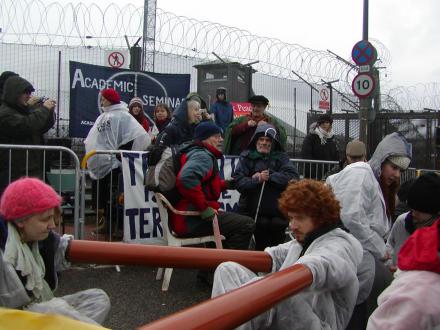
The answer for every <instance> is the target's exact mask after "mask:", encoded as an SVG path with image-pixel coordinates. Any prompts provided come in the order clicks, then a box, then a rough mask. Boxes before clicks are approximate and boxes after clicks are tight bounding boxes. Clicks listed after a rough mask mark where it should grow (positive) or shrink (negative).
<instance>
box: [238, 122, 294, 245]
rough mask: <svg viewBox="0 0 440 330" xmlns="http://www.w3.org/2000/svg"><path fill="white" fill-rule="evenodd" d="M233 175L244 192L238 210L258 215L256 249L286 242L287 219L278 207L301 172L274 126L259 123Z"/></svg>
mask: <svg viewBox="0 0 440 330" xmlns="http://www.w3.org/2000/svg"><path fill="white" fill-rule="evenodd" d="M233 178H234V179H235V182H236V188H237V190H238V191H239V192H240V194H241V195H240V201H239V207H240V210H239V212H240V213H241V214H244V215H247V216H250V217H253V218H254V219H255V217H256V218H257V220H256V228H255V233H254V236H255V249H256V250H260V251H263V250H264V249H265V248H266V247H268V246H276V245H278V244H281V243H284V241H285V238H286V237H285V230H286V228H287V226H288V221H287V220H286V219H285V217H284V216H283V215H282V213H281V212H280V210H279V208H278V199H279V197H280V195H281V193H282V192H283V191H284V189H285V188H286V187H287V184H288V183H289V182H290V181H291V180H298V179H299V175H298V171H297V170H296V168H295V167H294V166H293V164H292V163H291V162H290V160H289V157H288V155H287V153H286V152H284V150H283V149H282V147H281V145H280V143H279V142H278V139H277V134H276V130H275V127H273V126H272V125H268V124H266V125H261V126H258V127H257V129H256V130H255V133H254V136H253V137H252V140H251V142H250V143H249V147H248V149H246V150H245V151H243V152H242V153H241V155H240V162H239V164H238V166H237V168H236V170H235V173H234V175H233ZM263 184H264V186H263ZM260 198H261V200H260ZM257 212H258V214H257Z"/></svg>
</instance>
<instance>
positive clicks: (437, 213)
mask: <svg viewBox="0 0 440 330" xmlns="http://www.w3.org/2000/svg"><path fill="white" fill-rule="evenodd" d="M408 206H409V207H410V209H411V210H410V211H409V212H407V213H404V214H402V215H401V216H399V217H398V218H397V220H396V222H395V223H394V225H393V227H392V228H391V233H390V236H389V237H388V240H387V249H388V252H389V254H390V256H391V257H392V259H391V261H392V262H391V268H392V270H395V267H396V265H397V262H398V260H397V256H398V255H399V251H400V248H401V247H402V245H403V243H405V241H406V240H407V239H408V237H409V236H410V235H411V234H412V233H414V232H415V231H416V230H417V229H418V228H422V227H429V226H431V225H432V224H433V223H434V222H435V221H436V220H437V219H438V218H440V176H438V175H437V174H435V173H426V174H423V175H422V176H420V177H419V178H418V179H417V180H416V181H415V182H414V183H413V185H412V186H411V188H410V190H409V193H408Z"/></svg>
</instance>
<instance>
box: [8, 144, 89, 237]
mask: <svg viewBox="0 0 440 330" xmlns="http://www.w3.org/2000/svg"><path fill="white" fill-rule="evenodd" d="M3 150H4V151H6V153H7V156H8V168H7V171H8V182H11V181H12V179H18V177H17V178H12V168H13V166H14V165H17V164H14V163H13V161H12V153H13V152H14V151H18V150H20V151H25V152H26V154H25V159H26V161H25V171H24V173H20V176H28V174H29V172H28V170H29V164H30V162H32V161H34V160H32V159H30V158H29V152H30V151H35V150H40V151H42V153H43V157H42V172H41V177H40V178H41V179H44V180H45V179H47V180H48V181H49V184H50V185H51V186H52V187H53V188H54V189H55V190H56V191H57V192H58V193H59V194H60V195H64V193H66V192H71V193H73V201H72V202H73V205H71V206H69V209H70V210H72V209H73V210H72V213H73V223H74V235H75V238H81V236H80V232H81V230H80V226H81V224H83V222H84V218H81V217H80V209H79V205H80V198H81V196H80V192H79V190H80V189H79V186H80V163H79V159H78V156H77V155H76V154H75V153H74V152H73V151H72V150H71V149H69V148H66V147H62V146H43V145H15V144H0V151H1V152H3ZM56 151H58V152H59V159H58V162H59V163H58V167H57V168H53V167H52V168H49V170H50V171H49V172H48V171H46V170H47V169H46V160H47V152H56ZM64 152H65V153H67V154H68V155H69V156H70V159H71V160H73V166H69V167H68V168H63V153H64ZM20 165H22V164H20ZM51 170H55V172H52V171H51ZM72 171H73V173H72ZM67 176H69V178H68V179H67ZM72 179H73V180H72ZM62 207H63V210H65V209H67V208H66V205H63V206H62ZM63 221H64V220H63ZM60 226H61V223H60V224H59V227H60ZM58 229H59V230H60V229H61V228H58Z"/></svg>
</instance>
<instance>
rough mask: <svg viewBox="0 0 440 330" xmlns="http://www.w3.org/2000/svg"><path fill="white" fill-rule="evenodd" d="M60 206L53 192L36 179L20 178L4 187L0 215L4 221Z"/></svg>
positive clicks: (49, 187)
mask: <svg viewBox="0 0 440 330" xmlns="http://www.w3.org/2000/svg"><path fill="white" fill-rule="evenodd" d="M60 204H61V197H60V196H59V195H58V194H57V193H56V191H55V190H53V188H52V187H51V186H49V185H47V184H46V183H44V182H43V181H41V180H39V179H37V178H21V179H18V180H17V181H14V182H12V183H10V184H9V186H7V187H6V189H5V191H4V192H3V195H2V197H1V200H0V214H1V215H2V216H3V217H4V218H5V220H6V221H10V220H16V219H20V218H23V217H25V216H28V215H32V214H35V213H41V212H44V211H46V210H49V209H51V208H54V207H58V206H60Z"/></svg>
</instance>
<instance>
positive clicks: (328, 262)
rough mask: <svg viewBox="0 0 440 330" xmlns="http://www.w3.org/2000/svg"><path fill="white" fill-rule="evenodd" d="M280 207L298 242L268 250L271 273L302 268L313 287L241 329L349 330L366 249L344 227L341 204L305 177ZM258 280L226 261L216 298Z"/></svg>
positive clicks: (218, 275) (290, 188)
mask: <svg viewBox="0 0 440 330" xmlns="http://www.w3.org/2000/svg"><path fill="white" fill-rule="evenodd" d="M279 205H280V209H281V211H282V212H283V213H284V214H285V215H286V217H288V219H289V221H290V228H291V229H292V231H293V233H294V235H295V239H293V240H292V241H290V242H288V243H284V244H281V245H278V246H275V247H270V248H267V249H266V250H265V252H266V253H268V254H269V255H270V257H271V258H272V273H274V272H277V271H281V270H284V269H286V268H288V267H290V266H293V265H298V264H301V265H303V266H305V267H306V268H307V269H308V270H309V271H310V273H311V275H312V278H313V280H312V284H311V286H310V287H309V288H308V289H305V290H303V291H301V292H300V293H297V294H296V295H293V296H292V297H290V298H288V299H286V300H284V301H283V302H281V303H279V304H278V305H276V306H275V307H273V308H272V309H271V310H269V311H267V312H264V313H263V314H260V315H259V316H257V317H255V318H254V319H252V320H250V321H249V322H247V323H245V324H243V325H242V326H240V327H239V328H238V329H263V328H264V329H269V328H270V329H345V326H346V325H347V323H348V320H349V319H350V316H351V313H352V311H353V308H354V306H355V303H356V297H357V293H358V288H359V282H358V279H357V277H356V271H357V267H358V265H359V263H360V262H361V259H362V247H361V245H360V243H359V241H358V240H357V239H356V238H355V237H353V236H352V235H351V234H349V233H348V232H346V231H345V230H344V229H343V227H342V223H341V221H340V217H339V211H340V206H339V202H338V201H337V200H336V198H335V196H334V194H333V192H332V191H331V189H330V188H329V187H328V186H326V185H325V184H323V183H321V182H318V181H315V180H307V179H306V180H301V181H297V182H294V183H290V184H289V185H288V187H287V189H286V190H285V191H284V192H283V193H282V194H281V198H280V200H279ZM259 278H260V277H259V276H257V274H255V273H253V272H252V271H251V270H249V269H247V268H245V267H244V266H241V265H240V264H237V263H235V262H225V263H222V264H220V266H219V267H217V270H216V271H215V276H214V286H213V289H212V297H216V296H218V295H221V294H223V293H226V292H229V291H232V290H234V289H237V288H238V287H240V286H243V285H246V284H247V283H250V282H254V281H256V280H258V279H259ZM249 304H252V301H250V302H249Z"/></svg>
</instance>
